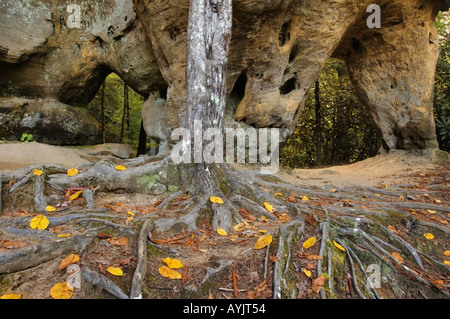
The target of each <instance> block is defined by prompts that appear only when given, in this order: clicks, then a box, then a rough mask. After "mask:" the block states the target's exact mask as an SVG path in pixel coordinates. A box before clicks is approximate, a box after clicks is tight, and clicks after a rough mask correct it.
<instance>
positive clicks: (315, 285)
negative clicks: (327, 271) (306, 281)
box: [311, 274, 326, 294]
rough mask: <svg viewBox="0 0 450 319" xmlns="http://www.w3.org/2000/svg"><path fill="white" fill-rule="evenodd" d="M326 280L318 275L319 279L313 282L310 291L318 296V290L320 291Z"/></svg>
mask: <svg viewBox="0 0 450 319" xmlns="http://www.w3.org/2000/svg"><path fill="white" fill-rule="evenodd" d="M325 281H326V278H325V276H324V275H322V274H320V276H319V277H317V278H316V279H314V280H313V282H312V287H311V288H312V290H314V291H315V292H316V294H319V292H320V289H322V287H323V285H325Z"/></svg>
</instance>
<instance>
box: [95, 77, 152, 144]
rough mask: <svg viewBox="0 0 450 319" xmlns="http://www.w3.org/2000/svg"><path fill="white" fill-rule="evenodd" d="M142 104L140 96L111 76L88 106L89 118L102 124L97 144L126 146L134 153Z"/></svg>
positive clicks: (117, 78)
mask: <svg viewBox="0 0 450 319" xmlns="http://www.w3.org/2000/svg"><path fill="white" fill-rule="evenodd" d="M143 103H144V98H143V97H142V96H141V95H139V94H138V93H136V92H135V91H133V90H132V89H131V88H129V87H128V86H127V85H126V84H125V83H124V82H123V81H122V79H121V78H120V77H119V76H118V75H117V74H115V73H111V74H110V75H109V76H108V77H107V78H106V79H105V83H104V86H102V88H101V89H100V91H99V92H98V93H97V96H96V97H95V98H94V99H93V100H92V101H91V103H90V104H89V106H88V110H89V111H90V113H91V114H92V116H94V118H95V119H96V120H97V121H98V122H99V123H102V125H101V130H100V131H101V132H100V135H101V137H100V138H99V143H105V142H106V143H125V144H130V145H131V146H132V147H133V148H134V149H137V148H138V143H139V135H140V131H141V120H142V116H141V111H142V105H143ZM103 136H104V137H103Z"/></svg>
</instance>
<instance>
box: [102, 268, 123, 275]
mask: <svg viewBox="0 0 450 319" xmlns="http://www.w3.org/2000/svg"><path fill="white" fill-rule="evenodd" d="M106 270H107V271H108V272H109V273H110V274H111V275H114V276H123V271H122V269H120V268H117V267H108V268H106Z"/></svg>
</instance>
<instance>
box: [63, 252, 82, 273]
mask: <svg viewBox="0 0 450 319" xmlns="http://www.w3.org/2000/svg"><path fill="white" fill-rule="evenodd" d="M78 261H80V256H78V255H77V254H70V255H69V256H67V257H66V258H64V259H63V260H61V263H60V264H59V270H63V269H65V268H67V267H68V266H69V265H72V264H75V263H77V262H78Z"/></svg>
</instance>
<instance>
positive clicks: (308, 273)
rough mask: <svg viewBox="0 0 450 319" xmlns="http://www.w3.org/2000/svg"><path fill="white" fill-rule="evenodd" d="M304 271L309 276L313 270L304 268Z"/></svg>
mask: <svg viewBox="0 0 450 319" xmlns="http://www.w3.org/2000/svg"><path fill="white" fill-rule="evenodd" d="M303 273H304V274H305V275H306V276H307V277H311V272H310V271H309V270H308V269H306V268H305V269H303Z"/></svg>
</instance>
